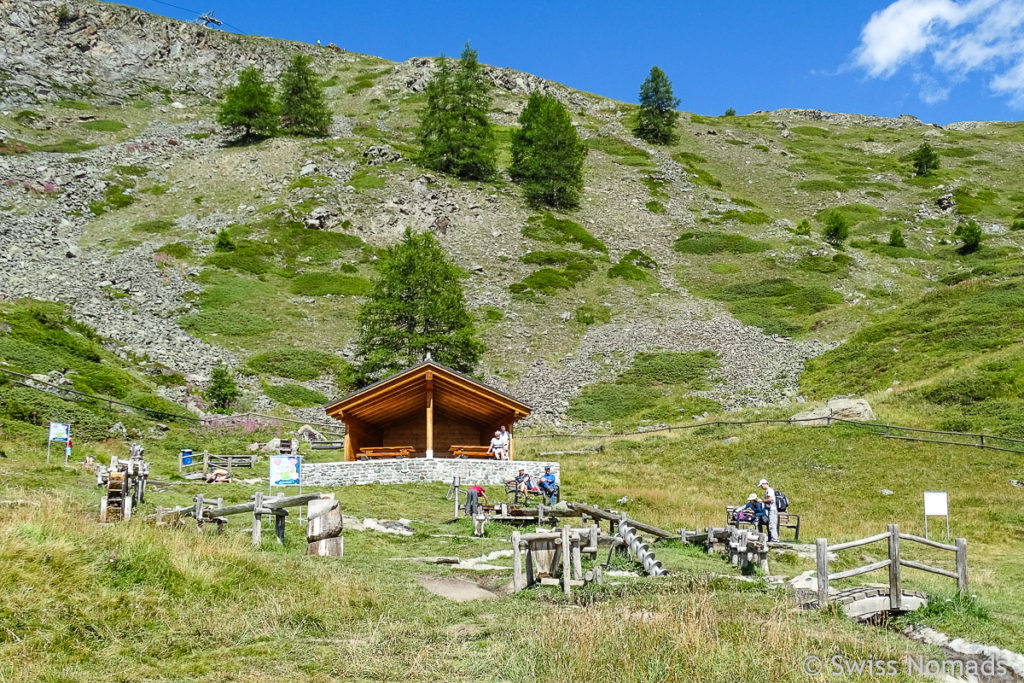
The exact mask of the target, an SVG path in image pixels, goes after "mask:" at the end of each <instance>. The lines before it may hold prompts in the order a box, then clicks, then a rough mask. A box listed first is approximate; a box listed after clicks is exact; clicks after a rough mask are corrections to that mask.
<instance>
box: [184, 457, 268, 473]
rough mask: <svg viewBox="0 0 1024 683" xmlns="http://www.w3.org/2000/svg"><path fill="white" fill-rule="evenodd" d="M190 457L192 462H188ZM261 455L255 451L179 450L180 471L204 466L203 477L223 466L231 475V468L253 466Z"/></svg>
mask: <svg viewBox="0 0 1024 683" xmlns="http://www.w3.org/2000/svg"><path fill="white" fill-rule="evenodd" d="M186 458H188V459H190V460H191V462H189V463H186V462H185V459H186ZM258 459H259V456H258V455H256V454H253V453H247V454H244V455H214V454H211V453H208V452H207V451H203V452H202V453H189V454H188V455H185V452H184V451H179V452H178V473H179V474H184V473H185V472H186V471H187V470H188V469H189V468H192V467H202V469H203V477H204V478H205V477H206V475H208V474H209V473H210V470H211V469H213V468H217V467H223V468H225V469H227V471H228V475H229V476H230V475H231V470H232V469H233V468H235V467H248V468H250V469H251V468H252V467H253V465H255V464H256V461H257V460H258Z"/></svg>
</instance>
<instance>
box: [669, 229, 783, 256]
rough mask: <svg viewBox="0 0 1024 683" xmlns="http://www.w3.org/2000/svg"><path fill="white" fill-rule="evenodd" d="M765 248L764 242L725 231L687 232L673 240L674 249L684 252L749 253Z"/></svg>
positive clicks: (766, 247)
mask: <svg viewBox="0 0 1024 683" xmlns="http://www.w3.org/2000/svg"><path fill="white" fill-rule="evenodd" d="M767 249H768V244H766V243H765V242H758V241H756V240H752V239H750V238H749V237H746V236H744V235H737V234H734V233H726V232H687V233H683V234H682V235H680V236H679V239H677V240H676V241H675V250H676V251H678V252H681V253H684V254H717V253H719V252H723V251H725V252H730V253H733V254H751V253H756V252H759V251H765V250H767Z"/></svg>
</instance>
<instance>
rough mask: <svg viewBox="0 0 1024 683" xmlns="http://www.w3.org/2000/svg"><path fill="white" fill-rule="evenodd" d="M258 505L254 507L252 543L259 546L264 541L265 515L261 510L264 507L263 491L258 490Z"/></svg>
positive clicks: (256, 496) (256, 498)
mask: <svg viewBox="0 0 1024 683" xmlns="http://www.w3.org/2000/svg"><path fill="white" fill-rule="evenodd" d="M255 501H256V505H255V506H254V507H253V509H252V544H253V545H254V546H256V547H257V548H259V547H260V545H261V544H262V542H263V515H262V513H261V512H260V510H261V509H262V508H263V491H257V492H256V495H255Z"/></svg>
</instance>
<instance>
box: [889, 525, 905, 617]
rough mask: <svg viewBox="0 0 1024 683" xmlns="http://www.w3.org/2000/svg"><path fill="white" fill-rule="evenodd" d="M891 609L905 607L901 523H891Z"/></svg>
mask: <svg viewBox="0 0 1024 683" xmlns="http://www.w3.org/2000/svg"><path fill="white" fill-rule="evenodd" d="M889 609H891V610H901V609H903V584H902V583H901V582H900V525H899V524H890V525H889Z"/></svg>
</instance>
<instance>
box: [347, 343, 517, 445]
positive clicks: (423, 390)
mask: <svg viewBox="0 0 1024 683" xmlns="http://www.w3.org/2000/svg"><path fill="white" fill-rule="evenodd" d="M327 414H328V415H330V416H331V417H333V418H334V419H336V420H341V421H342V422H344V423H345V460H349V461H351V460H356V459H360V458H363V459H370V458H396V457H405V458H424V457H425V458H435V457H436V458H442V457H448V458H451V457H463V458H479V457H491V456H488V455H487V453H486V451H487V446H486V445H485V444H487V443H489V442H490V439H491V437H492V436H493V434H494V432H495V431H496V430H497V429H498V428H499V427H501V426H502V425H504V426H505V427H506V428H507V429H508V430H509V432H510V433H511V432H512V430H513V425H514V424H515V423H516V422H517V421H519V420H520V419H522V418H524V417H526V416H527V415H529V414H530V407H529V406H528V405H526V404H525V403H522V402H521V401H518V400H516V399H514V398H512V397H511V396H508V395H507V394H504V393H502V392H500V391H498V390H496V389H493V388H491V387H488V386H486V385H484V384H481V383H480V382H477V381H476V380H474V379H472V378H470V377H467V376H465V375H463V374H461V373H458V372H456V371H454V370H452V369H450V368H446V367H445V366H443V365H441V364H439V363H437V362H435V361H433V360H430V358H429V357H428V358H427V360H425V361H424V362H422V363H420V364H418V365H415V366H413V367H411V368H409V369H408V370H405V371H403V372H400V373H398V374H396V375H392V376H391V377H387V378H385V379H382V380H380V381H379V382H376V383H375V384H371V385H370V386H368V387H365V388H363V389H360V390H359V391H356V392H355V393H352V394H349V395H348V396H346V397H344V398H342V399H340V400H338V401H335V402H334V403H332V404H330V405H329V406H327ZM513 450H514V440H513V441H512V442H510V446H509V451H510V452H509V457H510V459H511V457H512V452H513Z"/></svg>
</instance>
